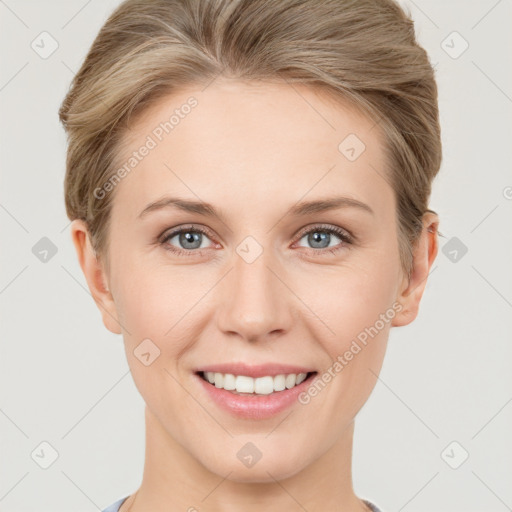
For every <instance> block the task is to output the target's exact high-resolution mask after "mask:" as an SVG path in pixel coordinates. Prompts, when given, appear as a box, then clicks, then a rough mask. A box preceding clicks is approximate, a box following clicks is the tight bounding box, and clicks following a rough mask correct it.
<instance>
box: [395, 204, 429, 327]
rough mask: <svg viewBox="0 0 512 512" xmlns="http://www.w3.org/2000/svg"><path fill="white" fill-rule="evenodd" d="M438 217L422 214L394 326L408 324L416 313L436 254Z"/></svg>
mask: <svg viewBox="0 0 512 512" xmlns="http://www.w3.org/2000/svg"><path fill="white" fill-rule="evenodd" d="M438 226H439V217H438V216H437V214H436V213H435V212H432V211H430V210H429V211H427V212H426V213H425V214H424V216H423V229H422V232H421V235H420V237H419V239H418V240H417V243H416V244H415V246H414V248H413V268H412V273H411V277H410V279H409V278H408V276H404V279H403V281H402V284H401V288H400V289H401V291H400V294H399V296H398V297H397V301H398V302H399V303H400V304H401V305H402V306H403V309H402V310H401V311H400V312H399V313H397V314H396V315H395V317H394V318H393V321H392V323H391V325H392V326H394V327H400V326H402V325H407V324H410V323H411V322H412V321H413V320H414V319H415V318H416V316H417V315H418V311H419V307H420V301H421V297H422V295H423V292H424V291H425V286H426V284H427V278H428V275H429V272H430V268H431V267H432V264H433V263H434V260H435V259H436V256H437V251H438V249H439V247H438V245H439V244H438V239H437V236H438V234H437V228H438Z"/></svg>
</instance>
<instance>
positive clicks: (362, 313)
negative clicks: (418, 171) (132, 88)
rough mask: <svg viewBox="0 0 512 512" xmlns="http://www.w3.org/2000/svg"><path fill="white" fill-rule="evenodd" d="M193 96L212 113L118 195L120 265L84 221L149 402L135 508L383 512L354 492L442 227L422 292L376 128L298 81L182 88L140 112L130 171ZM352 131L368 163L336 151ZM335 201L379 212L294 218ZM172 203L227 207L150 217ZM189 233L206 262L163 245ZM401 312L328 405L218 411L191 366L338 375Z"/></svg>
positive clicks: (106, 313) (347, 371)
mask: <svg viewBox="0 0 512 512" xmlns="http://www.w3.org/2000/svg"><path fill="white" fill-rule="evenodd" d="M191 95H193V96H194V97H195V98H196V99H197V100H198V106H197V107H196V108H195V109H193V110H192V112H191V113H190V114H189V115H188V116H186V117H185V119H183V120H181V121H180V124H179V125H177V126H176V127H175V129H174V130H173V131H172V133H170V134H169V135H167V136H166V137H165V138H164V139H163V140H162V142H160V143H159V144H158V146H157V147H156V148H154V149H153V150H151V151H150V152H149V154H148V155H147V156H146V157H145V158H144V159H143V160H142V161H141V162H140V163H139V164H138V166H137V167H136V170H133V171H132V172H131V173H130V174H128V175H127V176H126V177H125V178H124V179H123V180H122V181H121V183H119V184H118V185H117V187H116V189H115V196H114V201H113V206H112V212H111V224H110V227H109V234H108V257H105V258H103V257H97V255H95V253H94V251H93V250H92V247H91V243H90V239H89V236H88V231H87V226H86V225H85V224H84V223H83V222H82V221H80V220H76V221H74V222H73V223H72V238H73V241H74V244H75V247H76V250H77V254H78V259H79V261H80V265H81V267H82V270H83V272H84V275H85V277H86V280H87V283H88V285H89V288H90V291H91V293H92V295H93V297H94V299H95V301H96V303H97V305H98V307H99V309H100V311H101V314H102V317H103V322H104V324H105V326H106V327H107V329H109V330H110V331H112V332H114V333H119V334H122V335H123V338H124V344H125V350H126V357H127V360H128V364H129V366H130V369H131V373H132V376H133V379H134V382H135V384H136V386H137V388H138V390H139V392H140V393H141V395H142V397H143V399H144V400H145V402H146V412H145V420H146V461H145V467H144V474H143V479H142V483H141V486H140V488H139V489H138V491H137V492H136V493H135V494H133V495H131V496H130V498H129V499H128V500H127V501H126V502H125V503H124V504H123V506H122V507H121V511H122V512H127V511H131V512H142V511H144V510H152V511H154V512H159V511H164V510H165V511H166V512H168V511H169V510H172V511H178V510H179V511H184V510H189V511H190V512H192V511H193V510H194V508H190V507H195V508H196V509H198V510H201V511H208V512H220V511H222V512H232V511H233V512H234V511H237V512H238V511H240V510H244V511H246V512H252V511H260V510H267V511H271V512H272V511H282V510H290V511H291V510H297V511H299V510H303V509H306V510H311V511H312V510H322V511H333V512H334V511H340V510H343V511H347V512H352V511H353V512H355V511H362V510H367V508H366V506H365V505H364V504H363V502H362V501H361V500H360V499H359V498H358V497H357V496H356V495H355V493H354V491H353V488H352V477H351V456H352V440H353V430H354V418H355V416H356V414H357V412H358V411H359V410H360V408H361V407H362V406H363V405H364V403H365V402H366V400H367V399H368V397H369V395H370V393H371V391H372V390H373V388H374V386H375V383H376V376H375V375H378V373H379V371H380V369H381V365H382V362H383V358H384V354H385V350H386V344H387V340H388V336H389V330H390V328H391V327H392V326H401V325H406V324H408V323H410V322H412V321H413V320H414V318H415V317H416V315H417V313H418V308H419V303H420V300H421V297H422V294H423V292H424V289H425V285H426V282H427V277H428V273H429V270H430V268H431V266H432V263H433V261H434V259H435V257H436V255H437V250H438V245H437V237H436V233H435V231H436V229H437V225H438V218H437V216H436V215H435V214H433V213H427V214H426V215H425V217H424V229H423V232H422V235H421V237H420V239H419V241H418V243H417V244H416V246H415V247H414V270H413V273H412V276H411V279H410V281H409V280H408V279H407V277H406V276H405V275H404V273H403V271H402V268H401V265H400V259H399V252H398V239H397V227H396V214H395V197H394V192H393V190H392V188H391V187H390V185H389V184H388V183H387V181H386V180H385V179H383V178H382V176H385V173H386V171H385V164H386V162H385V158H384V153H383V140H384V139H383V136H382V134H381V133H380V131H379V127H378V125H377V126H375V124H374V123H373V122H371V121H370V120H369V119H367V118H366V117H364V116H363V115H361V114H359V113H358V112H357V111H355V110H354V109H352V108H350V107H349V106H348V105H345V104H343V103H341V102H337V103H335V102H334V101H333V100H332V99H329V98H328V97H326V96H325V95H323V93H320V92H319V91H315V90H314V89H312V88H309V87H306V86H299V85H295V84H294V85H293V87H291V86H290V85H287V84H270V83H262V82H257V83H256V82H254V83H249V82H242V81H236V80H228V79H217V80H216V81H215V82H214V83H213V84H211V85H210V86H209V87H207V88H206V89H205V90H204V91H203V92H202V91H201V89H200V88H199V87H197V88H195V87H190V88H188V89H185V90H183V91H181V92H174V93H173V94H172V95H170V96H168V97H166V98H163V99H160V100H159V101H158V103H156V104H154V105H153V106H152V107H151V108H149V109H148V110H146V111H145V112H144V113H143V114H142V116H140V117H138V118H137V119H136V122H135V123H134V125H133V126H132V130H131V131H130V135H129V137H127V138H126V140H125V144H124V146H123V150H122V152H121V153H122V154H120V161H122V160H123V158H126V157H127V156H129V155H130V154H131V152H132V151H133V150H135V149H137V148H139V147H140V146H141V145H142V144H143V143H144V141H145V139H146V137H147V136H148V134H151V132H152V130H153V129H154V128H155V126H157V125H158V124H159V123H160V122H162V121H163V120H165V119H168V118H169V115H170V113H172V111H173V110H174V109H175V108H179V106H180V105H182V104H183V103H185V102H186V100H187V98H189V97H190V96H191ZM350 133H354V134H356V135H357V136H358V137H359V138H360V139H361V140H362V141H364V143H365V145H366V150H365V151H364V152H363V153H362V154H361V155H360V156H359V158H358V159H357V160H355V161H354V162H351V161H349V160H348V159H347V158H346V157H345V156H344V155H343V154H342V153H341V152H340V151H339V150H338V145H339V144H340V142H341V141H342V140H343V139H344V138H345V137H346V136H347V135H348V134H350ZM164 164H166V165H164ZM376 170H378V173H377V172H376ZM334 193H336V194H338V195H344V196H348V197H350V198H353V199H357V200H359V201H361V202H364V203H366V204H367V205H369V206H370V207H371V209H372V210H373V212H374V214H373V215H372V214H370V213H368V212H365V211H364V210H362V209H357V208H351V207H348V208H340V209H336V210H332V211H327V212H322V213H320V212H317V213H310V214H309V215H307V216H305V217H297V216H292V215H287V214H286V213H287V211H288V210H289V208H291V207H292V206H293V205H294V204H295V203H297V202H298V201H299V200H313V199H320V198H325V197H327V196H331V195H333V194H334ZM167 195H173V196H179V197H183V198H186V199H191V200H198V198H200V200H201V201H205V202H208V203H211V204H212V205H213V206H214V207H215V208H216V209H217V210H219V211H221V212H222V214H223V216H224V221H220V220H218V219H215V218H209V217H205V216H202V215H200V214H198V213H190V212H184V211H180V210H178V209H176V208H172V207H168V208H163V209H160V210H158V211H152V212H151V213H148V214H147V215H145V216H143V217H142V218H140V217H139V214H140V213H141V212H142V210H144V208H145V207H146V206H147V205H148V204H149V203H151V202H154V201H157V200H159V199H162V198H163V197H165V196H167ZM191 223H192V224H194V227H196V226H199V227H204V228H206V229H207V230H208V231H209V233H210V234H208V235H200V234H199V235H198V236H199V237H201V236H202V243H201V247H202V253H201V254H199V253H198V249H188V251H189V254H188V255H177V254H174V253H173V252H171V251H170V250H169V249H166V246H167V247H169V246H172V247H175V248H177V249H182V250H183V251H187V249H186V248H184V246H183V240H182V244H180V240H179V237H178V236H174V237H173V238H171V239H169V240H167V241H162V240H161V239H160V241H159V236H160V235H161V234H162V233H163V232H164V231H165V230H167V232H169V231H170V228H174V227H179V226H183V225H188V224H191ZM318 224H325V225H327V226H339V227H341V228H343V229H345V230H347V231H348V232H349V233H351V234H352V235H353V236H354V237H355V240H354V242H353V243H352V244H350V245H347V244H345V243H344V242H343V241H342V240H341V239H340V238H338V236H337V235H335V234H331V236H330V240H329V239H328V240H327V241H326V242H325V244H324V245H320V246H318V245H316V246H315V245H313V243H314V241H313V242H312V240H311V238H310V239H309V240H308V236H307V235H300V231H301V230H302V229H303V228H306V227H311V228H312V229H313V232H314V228H315V227H316V226H318ZM192 231H193V230H192ZM320 232H321V233H322V230H321V229H320ZM247 236H252V237H253V238H254V239H255V240H257V242H258V243H259V244H260V245H261V247H262V249H263V253H262V254H261V255H260V256H259V257H258V258H257V259H256V260H255V261H254V262H252V263H250V264H249V263H247V262H246V261H245V260H244V259H243V258H241V257H240V256H239V255H238V253H237V252H236V248H237V246H238V245H239V244H240V243H241V242H242V241H243V240H244V239H245V238H246V237H247ZM327 236H328V235H327ZM327 245H329V248H333V247H338V248H339V250H338V251H337V252H335V253H330V252H328V250H326V249H324V248H323V247H325V246H327ZM185 247H187V246H185ZM192 251H195V253H193V254H192ZM190 254H192V255H190ZM100 256H101V255H100ZM107 263H108V265H107ZM393 304H400V305H401V307H402V309H401V311H400V312H399V313H397V314H396V315H395V317H394V318H393V319H392V320H391V321H388V322H387V323H385V326H384V328H382V329H381V330H380V331H379V333H378V335H376V336H374V337H373V338H371V339H370V341H369V342H368V344H367V346H365V347H364V348H363V350H361V351H360V352H359V353H358V354H357V355H356V356H354V358H353V359H352V360H351V361H350V362H349V364H347V365H346V367H344V368H343V371H341V372H339V373H338V374H337V375H336V377H335V378H333V379H332V380H331V382H329V384H328V385H327V386H326V387H325V389H323V390H322V391H321V393H319V394H318V396H316V397H315V398H314V399H312V400H311V402H310V403H309V404H307V405H301V404H299V403H295V404H294V405H293V406H292V407H291V408H289V409H287V410H286V411H284V412H283V413H281V414H279V415H277V416H275V417H273V418H271V419H267V420H246V419H239V418H236V417H234V416H232V415H230V414H229V413H227V412H224V411H223V410H220V409H219V408H218V407H217V406H216V405H215V404H214V403H212V402H211V401H210V400H209V398H208V396H207V395H206V393H205V392H204V390H203V389H202V388H201V387H200V386H199V385H198V383H197V381H196V377H195V376H194V375H193V373H192V370H193V369H194V368H195V367H197V366H199V365H205V364H212V363H220V362H233V361H245V362H250V363H253V364H257V363H265V362H269V361H271V362H283V363H289V364H297V365H305V366H307V367H311V368H315V369H317V371H318V372H319V374H322V372H323V371H326V370H327V369H328V368H329V367H331V366H332V363H333V361H334V360H336V358H337V357H338V356H339V355H343V354H344V353H345V351H346V350H348V348H349V347H350V344H351V343H352V341H353V340H354V339H355V338H356V336H357V335H358V334H359V333H360V332H361V331H363V330H364V328H365V327H368V326H372V325H374V324H375V322H376V320H377V319H378V318H379V315H380V314H382V313H385V312H386V311H387V310H389V309H390V308H392V305H393ZM146 338H149V339H151V340H152V342H153V343H155V345H157V346H158V348H159V349H160V356H159V357H158V358H157V359H156V360H155V361H154V362H153V363H152V364H151V365H149V366H145V365H144V364H142V363H141V361H140V360H139V359H138V358H137V357H135V355H134V349H135V348H136V347H137V346H138V345H139V344H140V343H141V341H142V340H144V339H146ZM249 441H250V442H252V443H254V444H255V445H256V446H257V447H258V449H259V450H260V451H261V452H262V458H261V459H260V460H259V461H258V463H256V464H255V465H254V466H252V467H251V468H247V467H245V466H244V465H243V464H242V463H241V462H240V460H239V459H238V458H237V456H236V454H237V452H238V451H239V450H240V448H241V447H242V446H243V445H245V444H246V443H247V442H249ZM302 507H303V508H302Z"/></svg>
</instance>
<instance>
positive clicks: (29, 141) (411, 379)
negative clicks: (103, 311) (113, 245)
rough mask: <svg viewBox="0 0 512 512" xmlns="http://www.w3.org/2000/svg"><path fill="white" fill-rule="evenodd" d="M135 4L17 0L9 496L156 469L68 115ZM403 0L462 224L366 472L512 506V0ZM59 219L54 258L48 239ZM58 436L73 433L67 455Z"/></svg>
mask: <svg viewBox="0 0 512 512" xmlns="http://www.w3.org/2000/svg"><path fill="white" fill-rule="evenodd" d="M118 4H119V1H118V0H116V1H114V0H108V1H100V0H89V1H88V2H87V1H83V0H73V1H69V0H68V1H64V0H61V1H56V0H53V1H45V2H41V1H36V0H30V1H29V0H24V1H22V0H17V1H15V0H0V37H1V46H0V55H1V67H0V107H1V113H0V120H1V121H0V129H1V145H0V158H1V160H0V164H1V183H0V226H1V234H2V236H1V240H2V244H1V245H2V252H1V261H0V307H1V327H0V328H1V332H0V336H1V343H0V351H1V352H0V432H1V437H0V450H1V452H0V511H2V512H6V511H9V512H21V511H38V512H42V511H52V512H58V511H67V512H68V511H94V510H100V509H102V508H104V507H105V506H107V505H109V504H110V503H112V502H113V501H115V500H116V499H118V498H120V497H123V496H125V495H127V494H129V493H131V492H133V491H134V490H135V489H136V488H137V487H138V485H139V484H140V479H141V475H142V469H143V461H144V422H143V419H144V418H143V411H144V404H143V401H142V399H141V397H140V396H139V394H138V392H137V390H136V388H135V385H134V383H133V381H132V378H131V375H130V374H129V372H128V365H127V362H126V358H125V354H124V350H123V345H122V339H121V337H120V336H115V335H113V334H111V333H109V332H108V331H107V330H106V329H105V328H104V327H103V325H102V322H101V319H100V314H99V312H98V310H97V308H96V306H95V305H94V303H93V300H92V298H91V297H90V295H89V293H88V291H87V288H86V284H85V280H84V278H83V276H82V274H81V271H80V268H79V265H78V263H77V261H76V258H75V254H74V249H73V247H72V244H71V241H70V236H69V229H68V223H69V221H68V219H67V217H66V215H65V211H64V201H63V176H64V165H65V136H64V132H63V129H62V128H61V126H60V124H59V122H58V117H57V111H58V108H59V105H60V103H61V101H62V99H63V98H64V95H65V93H66V91H67V89H68V86H69V83H70V80H71V79H72V76H73V73H74V72H76V71H77V70H78V68H79V67H80V65H81V62H82V61H83V58H84V57H85V54H86V52H87V50H88V48H89V46H90V44H91V43H92V40H93V38H94V37H95V35H96V33H97V31H98V30H99V28H100V27H101V25H102V24H103V23H104V21H105V20H106V18H107V16H108V15H109V13H110V12H111V11H112V10H113V9H114V8H115V7H116V6H117V5H118ZM403 4H404V5H406V6H407V7H408V8H410V11H411V13H412V15H413V18H414V20H415V24H416V30H417V33H418V37H419V40H420V43H421V44H423V45H424V47H425V48H426V49H427V51H428V53H429V55H430V57H431V61H432V63H433V64H435V65H436V73H437V80H438V85H439V93H440V110H441V122H442V131H443V143H444V160H443V165H442V168H441V172H440V175H439V176H438V178H437V180H436V182H435V185H434V189H433V195H432V200H431V204H430V206H431V208H432V209H434V210H436V211H437V212H438V213H439V215H440V217H441V225H440V230H441V232H442V233H443V234H444V235H445V238H442V239H441V251H440V253H439V256H438V258H437V261H436V262H435V264H434V270H433V271H432V275H431V277H430V279H429V282H428V284H427V288H426V291H425V295H424V298H423V302H422V308H421V311H420V314H419V317H418V318H417V320H416V321H415V322H414V323H413V324H411V325H409V326H406V327H401V328H396V329H393V330H392V331H391V336H390V342H389V350H388V354H387V357H386V360H385V363H384V367H383V370H382V373H381V375H380V379H379V382H378V383H377V385H376V388H375V390H374V392H373V394H372V396H371V397H370V399H369V401H368V402H367V404H366V405H365V406H364V408H363V409H362V411H361V412H360V414H359V416H358V420H357V422H356V435H355V445H354V484H355V488H356V492H357V493H358V494H359V495H360V496H361V497H365V498H368V499H370V500H372V501H374V502H375V503H376V504H377V505H379V506H380V507H382V509H383V510H384V511H385V512H398V511H402V510H403V511H405V512H413V511H417V512H427V511H428V512H432V511H435V512H444V511H446V512H462V511H464V512H471V511H478V512H484V511H485V512H502V511H505V510H512V485H511V484H512V462H511V461H512V440H511V436H510V433H511V431H512V429H511V426H512V403H511V402H512V372H511V361H512V343H511V341H512V339H511V338H512V336H511V333H512V329H511V327H512V325H511V324H512V321H511V320H512V314H511V313H512V271H511V262H512V236H511V233H512V230H511V228H512V172H511V154H510V141H511V140H512V138H511V135H512V134H511V132H512V130H511V125H512V115H511V114H512V66H511V65H510V64H511V62H510V61H511V48H512V43H511V39H510V37H511V36H510V22H511V20H512V6H511V0H501V1H496V0H479V1H467V0H457V1H454V0H452V1H446V0H444V1H441V0H434V1H430V0H416V1H415V2H412V1H404V2H403ZM43 31H47V32H48V33H49V34H51V36H52V38H54V39H55V40H56V41H57V42H58V45H59V46H58V48H57V50H56V51H55V52H54V53H53V54H52V55H50V56H49V57H48V58H46V59H43V58H41V57H40V55H39V54H38V53H36V51H34V50H33V49H32V47H31V44H32V41H34V40H35V41H36V43H38V41H39V43H38V44H39V46H40V47H42V46H43V43H41V38H40V37H39V34H40V33H41V32H43ZM453 31H456V32H458V33H459V34H460V36H461V37H462V38H463V39H461V38H460V37H459V36H457V35H453V34H452V32H453ZM450 34H452V35H450ZM41 37H43V36H41ZM44 37H46V36H44ZM464 40H465V41H467V43H468V44H469V47H468V49H467V50H466V51H465V52H464V53H462V54H461V55H458V54H459V53H460V51H461V50H462V49H463V47H464V46H463V44H464ZM443 41H445V43H442V42H443ZM44 47H45V48H46V50H48V49H49V48H51V47H50V41H49V40H48V39H46V40H45V43H44ZM445 50H446V51H445ZM40 51H42V48H41V50H40ZM449 53H451V56H450V55H449ZM454 56H456V57H457V58H454ZM43 237H48V238H49V239H50V240H51V242H52V243H53V244H54V245H55V246H56V249H57V253H56V254H55V255H54V256H52V257H50V256H51V253H49V255H48V256H47V259H48V261H47V262H42V261H40V259H39V258H38V257H36V255H35V254H34V253H33V252H32V249H33V247H34V246H35V245H36V244H37V243H38V242H39V241H40V239H41V238H43ZM453 237H457V239H459V240H460V242H462V243H463V244H464V245H465V246H466V247H467V253H466V254H464V255H462V252H461V250H460V247H459V248H457V247H456V246H453V247H451V246H450V245H446V244H456V243H458V242H457V240H452V238H453ZM37 247H38V246H36V248H37ZM454 249H455V250H456V251H457V253H454V252H453V250H454ZM35 252H36V253H37V251H35ZM40 256H43V255H42V254H40ZM454 258H455V261H453V259H454ZM507 433H508V434H507ZM43 441H46V442H48V443H50V444H51V445H52V446H53V448H54V449H55V450H56V451H57V452H58V458H57V460H56V461H55V462H54V463H53V464H52V465H51V466H50V467H49V468H48V469H42V468H41V467H40V465H39V464H40V463H44V459H45V458H46V461H49V460H50V459H49V456H50V451H49V449H48V448H45V447H44V446H43V447H42V448H43V451H44V453H45V455H44V457H42V456H41V454H42V452H41V446H40V443H41V442H43ZM453 441H456V442H457V443H458V444H457V445H452V446H451V447H450V448H449V449H448V450H447V451H446V452H445V455H444V458H443V457H442V455H441V454H442V452H443V450H445V448H446V447H447V446H448V445H450V443H452V442H453ZM34 450H35V452H34ZM464 451H467V452H468V454H469V458H468V459H467V460H466V461H465V462H464V463H463V464H462V465H461V466H460V467H459V468H458V469H452V468H451V467H449V465H448V464H447V461H448V462H450V463H451V464H452V465H456V463H458V462H459V461H460V458H461V457H462V455H463V454H464ZM33 452H34V455H33V456H32V455H31V454H33ZM38 454H39V456H38ZM294 506H296V505H295V504H294V503H293V502H292V501H291V503H290V509H289V510H295V509H296V508H293V507H294Z"/></svg>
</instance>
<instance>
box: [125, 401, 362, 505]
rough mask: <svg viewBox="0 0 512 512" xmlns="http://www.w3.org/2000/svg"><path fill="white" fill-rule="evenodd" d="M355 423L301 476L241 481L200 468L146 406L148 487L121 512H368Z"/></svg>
mask: <svg viewBox="0 0 512 512" xmlns="http://www.w3.org/2000/svg"><path fill="white" fill-rule="evenodd" d="M353 433H354V423H353V422H352V423H350V424H349V425H348V427H347V428H346V429H345V430H344V431H343V432H342V433H341V435H340V437H339V439H338V440H337V442H336V443H335V444H334V445H333V446H332V447H331V448H330V449H329V450H327V451H326V452H325V453H324V454H323V455H321V456H320V457H319V458H317V459H316V460H314V461H313V462H312V463H310V464H309V465H307V466H306V467H305V468H304V469H302V470H301V471H299V472H296V473H294V474H292V475H291V476H288V477H287V478H284V479H281V480H279V481H278V480H277V479H275V478H274V477H272V475H271V473H272V472H271V471H267V474H268V475H269V476H268V478H266V479H265V480H266V481H259V482H256V483H254V482H239V481H233V480H230V479H229V478H228V475H218V474H215V473H213V472H211V471H209V470H208V469H207V468H205V467H204V466H203V465H202V464H200V463H199V462H198V461H197V460H196V458H194V457H192V456H191V454H190V453H189V452H188V451H187V450H185V448H184V447H183V446H182V445H181V444H179V443H178V442H177V441H176V440H175V439H173V438H172V437H171V436H170V435H169V434H168V433H167V432H166V431H165V429H164V428H163V426H162V424H161V423H160V422H159V421H158V419H157V418H156V417H155V416H154V415H153V414H152V413H151V412H150V411H149V409H148V408H147V407H146V459H145V464H144V474H143V478H142V483H141V486H140V488H139V489H138V490H137V492H136V493H135V494H134V495H132V496H130V497H129V498H128V500H126V501H125V502H124V503H123V506H122V507H121V509H120V512H142V511H144V510H151V511H153V512H164V511H165V512H174V511H183V510H186V511H188V512H197V511H198V510H204V511H205V512H206V511H207V512H239V511H240V510H244V512H259V511H260V510H262V509H263V510H265V511H268V512H278V511H279V512H281V511H282V510H289V509H290V507H299V508H302V509H303V510H323V511H326V512H339V511H343V512H356V511H357V512H363V511H367V510H368V508H367V507H366V505H364V503H363V502H362V501H361V500H360V499H358V498H357V496H356V495H355V494H354V491H353V488H352V474H351V460H352V441H353Z"/></svg>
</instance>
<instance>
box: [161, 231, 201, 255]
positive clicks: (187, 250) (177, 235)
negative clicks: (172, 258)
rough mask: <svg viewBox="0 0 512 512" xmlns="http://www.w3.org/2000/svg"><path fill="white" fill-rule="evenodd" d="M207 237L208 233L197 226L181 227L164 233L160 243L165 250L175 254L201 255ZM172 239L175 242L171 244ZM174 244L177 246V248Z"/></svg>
mask: <svg viewBox="0 0 512 512" xmlns="http://www.w3.org/2000/svg"><path fill="white" fill-rule="evenodd" d="M208 235H209V232H208V231H207V230H205V229H203V228H201V227H199V226H183V227H181V228H179V229H174V230H172V231H170V232H166V233H164V234H163V235H162V237H161V239H160V243H161V244H162V245H163V246H164V247H165V249H167V250H169V251H172V252H174V253H176V254H180V255H185V256H193V255H197V254H201V253H202V251H201V249H204V248H207V247H208V245H204V242H205V241H206V239H207V238H208ZM173 239H176V240H175V241H174V242H173ZM174 244H177V245H178V247H176V245H174Z"/></svg>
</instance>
